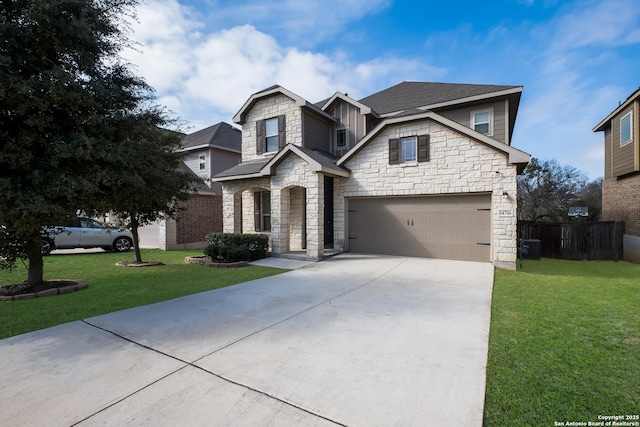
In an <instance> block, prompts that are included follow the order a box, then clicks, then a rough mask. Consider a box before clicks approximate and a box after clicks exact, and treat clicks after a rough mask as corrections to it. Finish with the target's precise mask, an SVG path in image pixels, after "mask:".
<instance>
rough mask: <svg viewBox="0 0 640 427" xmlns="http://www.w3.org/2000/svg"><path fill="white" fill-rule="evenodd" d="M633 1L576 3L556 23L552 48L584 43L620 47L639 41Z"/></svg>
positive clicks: (639, 13) (569, 46) (638, 15)
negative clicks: (572, 8) (573, 7)
mask: <svg viewBox="0 0 640 427" xmlns="http://www.w3.org/2000/svg"><path fill="white" fill-rule="evenodd" d="M639 17H640V9H639V8H638V3H637V0H607V1H598V2H593V1H590V2H586V1H585V2H578V3H576V7H575V9H574V10H572V11H571V12H570V13H568V14H566V15H564V16H562V17H560V19H558V20H557V22H556V28H555V32H556V37H555V38H554V39H553V43H552V45H551V47H552V49H554V50H566V49H574V48H578V47H583V46H588V45H604V46H620V45H625V44H631V43H638V42H640V31H639V30H638V29H637V25H638V18H639Z"/></svg>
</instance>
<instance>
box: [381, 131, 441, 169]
mask: <svg viewBox="0 0 640 427" xmlns="http://www.w3.org/2000/svg"><path fill="white" fill-rule="evenodd" d="M430 141H431V138H430V136H429V135H418V136H410V137H405V138H397V139H395V138H394V139H390V140H389V164H390V165H399V164H401V163H414V162H418V163H421V162H428V161H429V160H430V158H431V153H430V145H431V144H430Z"/></svg>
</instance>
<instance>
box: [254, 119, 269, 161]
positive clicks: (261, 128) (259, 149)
mask: <svg viewBox="0 0 640 427" xmlns="http://www.w3.org/2000/svg"><path fill="white" fill-rule="evenodd" d="M266 133H267V129H266V123H265V121H264V120H258V121H256V153H258V154H262V153H264V152H265V151H267V138H266V135H265V134H266Z"/></svg>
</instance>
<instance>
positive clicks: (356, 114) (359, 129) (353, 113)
mask: <svg viewBox="0 0 640 427" xmlns="http://www.w3.org/2000/svg"><path fill="white" fill-rule="evenodd" d="M327 113H329V114H330V115H332V116H333V117H335V118H336V119H338V123H336V124H335V129H340V128H348V129H349V132H348V133H349V143H348V145H347V147H345V148H344V149H343V150H336V147H335V134H334V135H332V136H331V150H330V152H332V153H334V154H335V155H336V156H341V155H343V154H345V153H346V152H347V151H348V150H349V149H351V148H353V146H354V145H355V144H356V143H357V142H358V141H360V140H361V139H362V138H363V137H364V135H365V132H366V131H367V129H366V118H365V117H364V116H363V115H362V114H360V109H359V108H358V107H356V106H355V105H351V104H349V103H348V102H344V101H337V102H336V103H335V104H334V105H333V106H332V107H331V108H330V109H329V110H328V111H327Z"/></svg>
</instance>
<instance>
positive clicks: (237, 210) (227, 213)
mask: <svg viewBox="0 0 640 427" xmlns="http://www.w3.org/2000/svg"><path fill="white" fill-rule="evenodd" d="M240 196H241V194H236V192H235V189H234V188H229V186H228V185H226V184H224V183H223V184H222V231H224V232H225V233H240V232H241V230H242V224H241V223H240V218H241V215H240V214H241V209H242V208H241V206H242V204H241V197H240Z"/></svg>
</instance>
